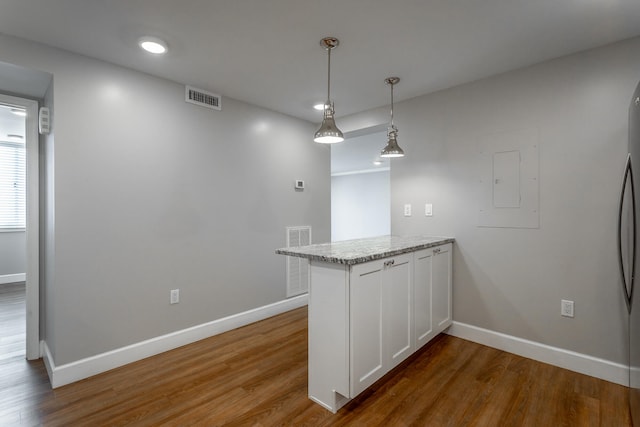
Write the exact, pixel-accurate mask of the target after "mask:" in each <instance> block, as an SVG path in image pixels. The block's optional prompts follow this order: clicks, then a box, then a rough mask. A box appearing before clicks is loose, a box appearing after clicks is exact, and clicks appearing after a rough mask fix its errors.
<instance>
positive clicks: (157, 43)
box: [138, 36, 167, 55]
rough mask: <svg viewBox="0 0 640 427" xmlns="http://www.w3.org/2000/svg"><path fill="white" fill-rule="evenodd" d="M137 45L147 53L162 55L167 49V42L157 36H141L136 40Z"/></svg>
mask: <svg viewBox="0 0 640 427" xmlns="http://www.w3.org/2000/svg"><path fill="white" fill-rule="evenodd" d="M138 45H140V47H141V48H143V49H144V50H146V51H147V52H149V53H153V54H155V55H162V54H163V53H165V52H166V51H167V43H165V41H164V40H161V39H159V38H157V37H150V36H147V37H142V38H140V40H138Z"/></svg>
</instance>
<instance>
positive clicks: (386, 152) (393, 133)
mask: <svg viewBox="0 0 640 427" xmlns="http://www.w3.org/2000/svg"><path fill="white" fill-rule="evenodd" d="M384 81H385V83H386V84H388V85H389V86H391V126H389V128H388V130H387V137H388V138H389V141H388V142H387V146H386V147H384V149H383V150H382V151H381V152H380V157H404V151H403V150H402V148H400V146H399V145H398V141H397V140H396V138H397V136H398V128H397V127H396V125H394V124H393V85H395V84H397V83H398V82H399V81H400V78H398V77H387V78H386V79H384Z"/></svg>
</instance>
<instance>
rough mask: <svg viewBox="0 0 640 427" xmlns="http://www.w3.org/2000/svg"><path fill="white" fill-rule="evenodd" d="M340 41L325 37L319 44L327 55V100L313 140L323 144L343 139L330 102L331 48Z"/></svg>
mask: <svg viewBox="0 0 640 427" xmlns="http://www.w3.org/2000/svg"><path fill="white" fill-rule="evenodd" d="M339 44H340V41H339V40H338V39H337V38H335V37H325V38H323V39H322V40H320V46H322V47H323V48H325V49H326V50H327V54H328V57H329V60H328V68H327V101H326V102H325V103H324V117H323V119H322V124H321V125H320V129H318V131H317V132H316V134H315V136H314V138H313V140H314V141H315V142H320V143H323V144H334V143H336V142H342V141H344V136H343V135H342V132H340V129H338V127H337V126H336V122H335V119H334V118H333V116H334V113H335V111H334V110H333V102H331V50H332V49H334V48H336V47H337V46H338V45H339Z"/></svg>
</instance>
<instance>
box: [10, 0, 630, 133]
mask: <svg viewBox="0 0 640 427" xmlns="http://www.w3.org/2000/svg"><path fill="white" fill-rule="evenodd" d="M0 31H1V32H3V33H5V34H10V35H15V36H18V37H23V38H26V39H31V40H34V41H38V42H41V43H46V44H49V45H51V46H55V47H59V48H62V49H67V50H70V51H74V52H78V53H81V54H84V55H88V56H92V57H96V58H100V59H103V60H106V61H110V62H113V63H116V64H120V65H123V66H126V67H130V68H134V69H137V70H140V71H144V72H147V73H150V74H154V75H158V76H161V77H165V78H168V79H171V80H174V81H177V82H180V83H185V84H191V85H194V86H197V87H199V88H202V89H205V90H209V91H212V92H215V93H219V94H221V95H223V96H229V97H232V98H236V99H239V100H242V101H246V102H249V103H252V104H256V105H259V106H262V107H266V108H270V109H273V110H276V111H280V112H283V113H286V114H290V115H292V116H296V117H300V118H303V119H306V120H309V121H313V122H319V121H320V116H321V113H319V112H317V111H315V110H313V109H312V105H313V104H314V103H316V102H322V101H324V98H325V97H326V96H325V93H326V52H325V51H324V50H323V49H322V48H321V47H320V46H319V41H320V39H321V38H322V37H324V36H335V37H338V38H339V39H340V46H339V47H338V48H337V49H336V50H335V51H334V52H333V54H332V76H333V78H332V99H333V100H334V101H335V104H336V112H337V115H338V116H341V115H346V114H350V113H354V112H359V111H363V110H366V109H369V108H374V107H378V106H382V105H387V104H388V103H389V99H388V98H389V91H388V88H387V86H386V85H385V84H384V78H385V77H388V76H391V75H396V76H399V77H401V79H402V81H401V82H400V83H399V84H398V86H397V87H396V88H395V97H396V100H398V101H400V100H403V99H407V98H410V97H414V96H417V95H421V94H425V93H429V92H433V91H436V90H439V89H443V88H447V87H451V86H455V85H458V84H461V83H464V82H468V81H473V80H477V79H479V78H482V77H486V76H489V75H493V74H496V73H500V72H504V71H507V70H512V69H516V68H520V67H523V66H527V65H530V64H533V63H537V62H541V61H544V60H547V59H550V58H554V57H559V56H563V55H566V54H570V53H573V52H577V51H581V50H585V49H589V48H592V47H595V46H600V45H604V44H607V43H611V42H614V41H617V40H622V39H626V38H629V37H633V36H636V35H639V34H640V1H638V0H395V1H393V2H390V1H379V0H322V1H318V0H314V1H311V0H181V1H176V0H135V1H134V0H110V1H106V0H2V2H1V3H0ZM143 35H153V36H159V37H162V38H164V39H165V40H166V41H167V43H168V44H169V48H170V50H169V53H168V54H167V55H165V56H164V57H151V56H149V55H148V54H143V53H142V52H141V51H140V50H139V49H138V47H137V44H136V41H137V39H138V38H139V37H140V36H143Z"/></svg>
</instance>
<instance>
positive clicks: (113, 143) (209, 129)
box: [0, 35, 330, 365]
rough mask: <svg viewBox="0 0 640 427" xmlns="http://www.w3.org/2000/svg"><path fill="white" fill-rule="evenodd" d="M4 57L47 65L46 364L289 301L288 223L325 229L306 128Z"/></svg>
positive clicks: (9, 46)
mask: <svg viewBox="0 0 640 427" xmlns="http://www.w3.org/2000/svg"><path fill="white" fill-rule="evenodd" d="M0 57H2V58H3V61H6V62H9V63H13V64H16V65H19V66H23V67H27V68H33V69H38V70H43V71H46V72H49V73H51V74H52V75H53V88H52V92H50V93H49V100H51V99H54V102H53V130H54V134H55V138H53V137H50V138H48V139H47V142H46V144H50V145H49V146H47V147H46V153H45V154H44V161H45V162H46V168H45V169H46V171H45V174H46V178H47V182H46V188H47V189H48V190H47V191H48V194H47V196H46V198H47V200H46V202H45V207H44V214H45V216H46V219H45V222H48V223H49V226H48V227H45V230H44V233H45V235H46V236H45V239H44V240H45V242H44V246H45V248H44V249H43V251H44V253H45V260H44V262H43V263H44V270H45V276H46V277H45V282H46V285H45V287H46V288H45V292H44V294H45V302H44V306H43V307H42V309H43V312H44V313H45V317H46V321H45V335H46V337H45V339H46V341H47V345H48V347H49V349H50V350H51V352H52V356H53V359H54V360H55V364H56V365H62V364H67V363H71V362H74V361H77V360H80V359H83V358H87V357H90V356H93V355H97V354H101V353H104V352H107V351H110V350H113V349H116V348H121V347H123V346H127V345H130V344H133V343H138V342H140V341H143V340H146V339H150V338H153V337H156V336H159V335H163V334H167V333H170V332H173V331H178V330H182V329H184V328H187V327H190V326H193V325H198V324H202V323H205V322H208V321H211V320H215V319H220V318H222V317H225V316H228V315H232V314H235V313H239V312H243V311H246V310H249V309H253V308H256V307H260V306H263V305H266V304H269V303H273V302H276V301H280V300H283V299H284V298H285V269H284V266H285V264H284V263H285V260H284V257H280V256H277V255H275V253H274V250H275V249H276V248H278V247H282V246H284V245H285V227H286V226H288V225H311V226H312V227H313V234H314V239H315V240H317V241H327V240H329V238H330V177H329V149H328V147H324V146H321V145H319V144H314V143H313V142H312V140H311V135H312V134H313V132H314V126H313V125H312V124H309V123H307V122H304V121H300V120H297V119H293V118H291V117H288V116H284V115H282V114H277V113H274V112H271V111H268V110H264V109H261V108H258V107H254V106H251V105H248V104H244V103H241V102H238V101H235V100H233V99H230V98H225V99H224V101H223V106H224V109H223V111H221V112H217V111H212V110H209V109H204V108H200V107H197V106H194V105H191V104H187V103H185V102H184V86H183V85H181V84H178V83H173V82H169V81H166V80H163V79H159V78H154V77H151V76H148V75H145V74H142V73H138V72H134V71H131V70H128V69H125V68H122V67H118V66H114V65H110V64H107V63H104V62H101V61H97V60H93V59H90V58H86V57H82V56H78V55H74V54H70V53H68V52H63V51H60V50H56V49H52V48H49V47H46V46H43V45H38V44H34V43H30V42H26V41H24V40H20V39H16V38H12V37H6V36H1V35H0ZM203 89H212V90H214V91H216V90H215V89H217V88H203ZM53 94H55V97H54V98H53ZM54 139H55V141H54ZM294 179H304V180H305V181H306V189H305V191H304V192H300V193H297V192H295V191H294V188H293V181H294ZM174 288H180V291H181V292H180V297H181V302H180V304H178V305H169V290H170V289H174Z"/></svg>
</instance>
